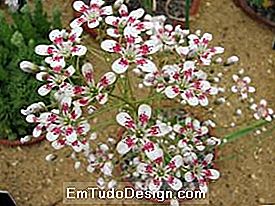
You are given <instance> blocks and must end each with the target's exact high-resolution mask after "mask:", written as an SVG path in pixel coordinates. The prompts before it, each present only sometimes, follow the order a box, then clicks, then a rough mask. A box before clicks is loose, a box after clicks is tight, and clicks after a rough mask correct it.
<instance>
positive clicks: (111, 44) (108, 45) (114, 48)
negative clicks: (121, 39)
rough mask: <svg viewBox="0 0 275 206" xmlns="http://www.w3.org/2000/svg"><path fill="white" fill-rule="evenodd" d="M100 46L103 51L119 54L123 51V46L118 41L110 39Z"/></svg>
mask: <svg viewBox="0 0 275 206" xmlns="http://www.w3.org/2000/svg"><path fill="white" fill-rule="evenodd" d="M100 46H101V48H102V49H103V50H105V51H107V52H115V53H119V52H121V50H122V48H121V46H120V45H119V43H118V42H117V41H115V40H110V39H108V40H105V41H103V42H102V43H101V45H100Z"/></svg>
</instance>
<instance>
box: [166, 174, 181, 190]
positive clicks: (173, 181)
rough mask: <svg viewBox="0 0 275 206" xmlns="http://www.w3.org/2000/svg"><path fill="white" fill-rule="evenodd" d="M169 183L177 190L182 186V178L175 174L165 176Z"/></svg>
mask: <svg viewBox="0 0 275 206" xmlns="http://www.w3.org/2000/svg"><path fill="white" fill-rule="evenodd" d="M165 180H166V182H167V184H168V185H169V186H170V187H171V188H172V189H173V190H175V191H178V190H180V189H181V188H182V182H181V180H180V179H178V178H176V177H174V176H171V175H170V176H168V177H167V178H165Z"/></svg>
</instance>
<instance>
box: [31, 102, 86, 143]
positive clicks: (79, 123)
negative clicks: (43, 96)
mask: <svg viewBox="0 0 275 206" xmlns="http://www.w3.org/2000/svg"><path fill="white" fill-rule="evenodd" d="M26 119H27V121H28V122H30V123H36V124H38V125H37V126H36V127H35V129H34V131H33V136H34V137H38V136H40V135H41V134H42V131H43V130H46V138H47V140H48V141H50V142H54V141H56V140H58V139H61V140H63V141H65V142H64V144H65V143H66V144H70V145H72V146H76V145H75V144H77V143H78V138H80V137H84V136H85V135H87V133H88V132H89V130H90V124H89V123H88V121H87V120H86V119H84V118H83V117H82V111H81V109H80V107H74V108H73V109H70V108H69V106H68V105H66V104H64V105H63V107H62V109H61V112H60V111H59V110H52V111H51V112H45V113H42V114H40V116H39V117H36V116H35V115H28V116H27V118H26ZM63 138H65V139H63Z"/></svg>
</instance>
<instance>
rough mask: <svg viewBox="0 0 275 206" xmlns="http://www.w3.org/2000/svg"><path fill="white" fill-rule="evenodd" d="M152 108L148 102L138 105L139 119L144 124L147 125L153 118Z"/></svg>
mask: <svg viewBox="0 0 275 206" xmlns="http://www.w3.org/2000/svg"><path fill="white" fill-rule="evenodd" d="M151 114H152V109H151V107H150V106H149V105H147V104H142V105H140V106H139V107H138V119H139V122H140V123H141V125H142V126H145V125H147V123H148V122H149V119H150V118H151Z"/></svg>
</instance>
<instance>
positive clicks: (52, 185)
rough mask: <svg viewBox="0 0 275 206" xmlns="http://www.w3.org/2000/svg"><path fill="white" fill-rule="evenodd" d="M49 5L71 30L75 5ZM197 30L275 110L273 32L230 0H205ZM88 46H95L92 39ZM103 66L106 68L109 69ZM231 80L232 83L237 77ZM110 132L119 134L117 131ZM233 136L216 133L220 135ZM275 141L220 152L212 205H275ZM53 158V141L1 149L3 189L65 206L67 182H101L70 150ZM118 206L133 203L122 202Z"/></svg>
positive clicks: (221, 116)
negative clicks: (78, 164)
mask: <svg viewBox="0 0 275 206" xmlns="http://www.w3.org/2000/svg"><path fill="white" fill-rule="evenodd" d="M44 2H45V6H46V7H47V8H48V9H49V10H50V8H51V7H52V6H58V7H59V8H60V9H61V10H62V11H63V17H64V18H63V20H64V25H68V22H69V21H70V20H71V19H72V18H73V17H72V16H73V13H72V9H71V3H72V1H64V0H63V1H62V0H58V1H54V2H55V3H54V4H53V3H52V2H53V1H51V0H45V1H44ZM191 29H192V30H195V29H201V30H202V31H203V32H211V33H213V35H214V43H213V44H215V45H222V46H223V47H225V48H226V52H225V56H229V55H232V54H236V55H238V56H239V57H240V59H241V62H240V63H239V64H238V65H236V66H235V67H234V68H232V69H231V72H232V74H233V73H237V71H238V70H239V69H240V68H245V72H246V74H248V75H249V76H250V77H251V78H252V81H253V82H252V84H253V85H254V86H255V87H256V88H257V93H256V97H255V99H256V100H257V101H259V100H260V99H261V98H265V99H266V100H267V101H268V102H269V104H270V107H271V108H273V109H274V108H275V83H274V82H275V58H274V57H275V52H274V51H273V50H272V40H273V38H274V34H273V32H272V31H270V30H269V29H267V28H266V27H264V26H259V24H258V23H257V22H254V21H253V20H252V19H250V18H249V17H248V16H246V15H245V14H244V13H243V12H242V11H241V10H240V9H239V8H237V7H236V6H235V5H234V3H233V2H232V1H230V0H205V1H202V2H201V7H200V12H199V17H198V18H197V19H195V20H194V21H193V22H191ZM86 41H89V44H90V45H95V44H94V43H93V40H92V39H89V37H88V36H87V39H86ZM97 48H98V47H97ZM97 61H99V58H97V57H95V56H93V58H91V62H92V63H93V64H97ZM100 66H101V67H102V68H105V66H106V64H105V65H104V64H100ZM100 72H103V71H102V70H100ZM221 72H222V71H221ZM227 81H228V82H229V81H231V76H230V78H228V80H227ZM232 104H234V107H235V108H236V107H238V106H241V105H238V104H237V103H236V102H232ZM231 109H232V108H231V107H230V106H223V107H222V108H220V109H219V110H218V113H216V118H215V119H216V121H217V122H221V123H223V122H230V121H231V120H232V119H234V117H233V115H232V111H231ZM232 121H233V120H232ZM106 132H108V133H113V134H114V133H115V132H116V129H112V130H111V131H110V130H108V131H106ZM227 132H228V130H218V131H216V133H217V135H218V136H222V135H223V134H225V133H227ZM274 136H275V132H272V133H271V134H269V135H265V136H261V135H260V136H255V135H249V136H246V137H244V138H241V139H240V140H238V141H235V142H232V143H229V144H227V145H225V146H224V147H222V148H221V149H220V152H219V157H221V159H220V161H217V165H218V167H219V170H220V172H221V174H222V176H221V178H220V179H219V180H218V181H217V182H213V183H211V184H210V205H213V206H222V205H223V206H235V205H242V206H254V205H255V206H256V205H260V204H266V205H267V204H275V190H274V188H275V173H274V169H275V168H274V167H275V140H274ZM49 153H53V150H52V149H51V147H50V145H49V144H48V143H47V142H43V143H41V144H39V145H34V146H31V147H24V148H21V147H16V148H7V147H3V146H1V147H0V189H1V190H8V191H9V192H10V193H11V194H12V195H13V196H14V198H15V200H16V202H17V204H18V206H61V205H63V204H62V184H63V182H71V181H93V180H95V176H94V175H91V174H87V173H86V172H85V170H84V169H83V168H81V169H80V170H78V171H76V170H75V169H74V167H73V161H72V160H71V159H70V158H69V157H68V156H69V151H68V150H62V151H58V152H54V153H55V154H57V155H58V158H57V159H55V160H54V161H52V162H46V161H45V156H46V155H47V154H49ZM94 204H95V203H94ZM109 204H110V203H108V202H106V204H102V205H109ZM116 205H127V204H125V203H123V201H118V202H117V203H116ZM140 205H142V204H140Z"/></svg>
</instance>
